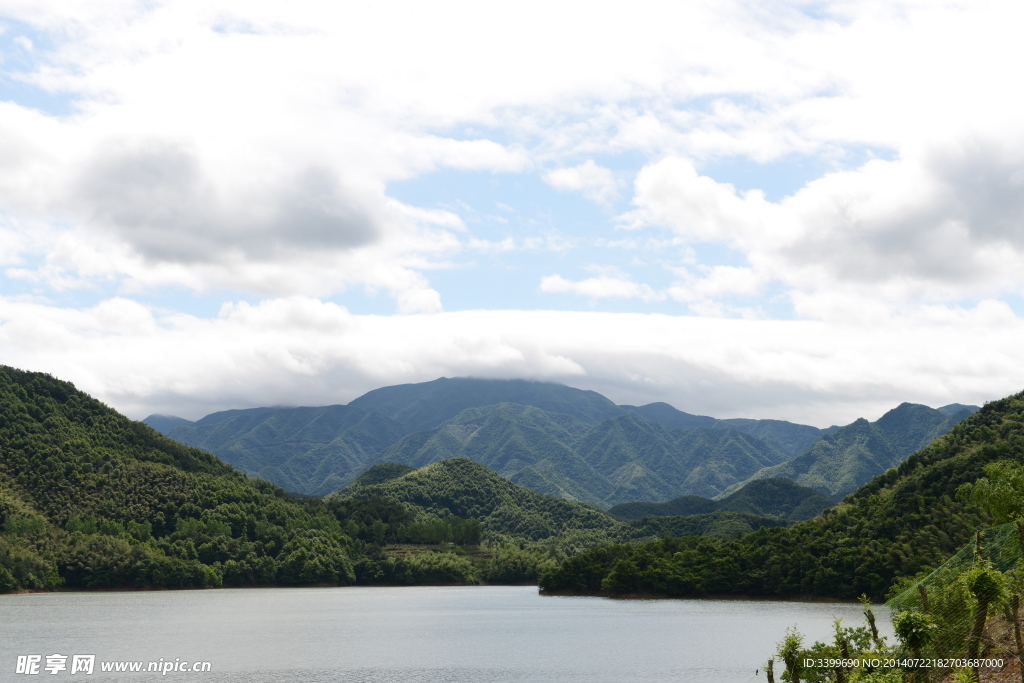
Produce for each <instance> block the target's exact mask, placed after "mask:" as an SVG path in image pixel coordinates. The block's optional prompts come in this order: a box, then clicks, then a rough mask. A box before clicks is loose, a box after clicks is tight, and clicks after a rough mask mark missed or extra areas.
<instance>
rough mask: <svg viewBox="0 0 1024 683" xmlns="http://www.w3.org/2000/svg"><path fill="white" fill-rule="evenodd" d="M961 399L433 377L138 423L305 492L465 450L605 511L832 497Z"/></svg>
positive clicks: (947, 417)
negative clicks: (797, 487) (707, 400)
mask: <svg viewBox="0 0 1024 683" xmlns="http://www.w3.org/2000/svg"><path fill="white" fill-rule="evenodd" d="M973 410H976V408H975V407H973V406H960V405H959V404H954V405H951V406H945V407H943V408H941V409H938V410H936V409H932V408H929V407H927V406H921V405H914V404H903V405H901V406H900V407H898V408H896V409H895V410H893V411H890V412H889V413H887V414H886V415H885V416H883V418H882V419H880V420H879V421H878V422H876V423H868V422H867V421H865V420H858V421H857V422H855V423H853V424H852V425H849V426H847V427H831V428H829V429H824V430H823V429H818V428H816V427H812V426H808V425H800V424H794V423H791V422H785V421H782V420H753V419H736V418H734V419H727V420H719V419H716V418H713V417H707V416H700V415H690V414H688V413H685V412H682V411H680V410H677V409H675V408H673V407H672V406H670V405H668V404H666V403H651V404H648V405H644V406H631V405H615V404H614V403H613V402H612V401H610V400H609V399H607V398H606V397H604V396H602V395H601V394H598V393H596V392H593V391H584V390H580V389H575V388H572V387H567V386H564V385H560V384H552V383H546V382H531V381H525V380H484V379H471V378H454V379H450V378H441V379H437V380H434V381H432V382H424V383H420V384H405V385H398V386H392V387H383V388H380V389H376V390H374V391H371V392H369V393H367V394H365V395H363V396H361V397H359V398H357V399H355V400H353V401H352V402H351V403H349V404H348V405H335V406H324V407H317V408H280V407H278V408H253V409H247V410H228V411H222V412H218V413H213V414H211V415H207V416H206V417H204V418H202V419H200V420H197V421H195V422H191V421H188V420H184V419H182V418H177V417H173V416H163V415H151V416H150V417H148V418H146V419H145V422H146V423H147V424H149V425H150V426H152V427H154V428H155V429H157V430H159V431H162V432H163V433H164V434H166V435H167V436H170V437H171V438H173V439H175V440H177V441H180V442H182V443H185V444H187V445H190V446H194V447H198V448H201V449H203V450H206V451H209V452H212V453H214V454H216V455H217V456H219V457H220V458H222V459H223V460H225V461H226V462H228V463H230V464H232V465H233V466H235V467H237V468H239V469H241V470H243V471H245V472H246V473H248V474H251V475H254V476H258V477H261V478H264V479H267V480H269V481H272V482H274V483H276V484H278V485H280V486H282V487H283V488H285V489H286V490H289V491H293V492H296V493H302V494H305V495H318V496H319V495H325V494H327V493H330V492H333V491H337V490H340V489H342V488H344V487H345V486H347V485H348V484H349V483H351V482H352V481H353V480H354V479H355V478H356V477H357V476H358V475H359V474H360V473H362V472H363V471H365V470H366V469H368V468H369V467H371V466H373V465H375V464H378V463H384V462H392V463H400V464H404V465H408V466H410V467H414V468H419V467H423V466H425V465H428V464H430V463H433V462H438V461H441V460H445V459H448V458H453V457H465V458H469V459H470V460H474V461H476V462H479V463H481V464H484V465H486V466H488V467H490V468H491V469H493V470H495V471H497V472H499V473H500V474H501V475H503V476H505V477H507V478H508V479H509V480H511V481H513V482H515V483H518V484H521V485H523V486H526V487H528V488H531V489H533V490H535V491H538V492H540V493H545V494H550V495H555V496H559V497H562V498H566V499H569V500H578V501H584V502H590V503H594V504H596V505H599V506H601V507H605V508H607V507H609V506H612V505H616V504H619V503H625V502H633V501H651V502H664V501H668V500H671V499H673V498H677V497H679V496H680V495H696V496H702V497H706V498H711V497H715V496H723V495H728V494H729V493H732V492H734V491H735V490H737V489H738V488H739V487H740V486H742V484H743V483H744V482H746V481H748V480H751V479H759V478H771V477H780V476H781V477H785V478H788V479H792V480H794V481H797V482H798V483H800V484H802V485H807V486H811V487H813V488H816V489H818V490H820V491H822V492H824V493H826V494H827V495H829V496H830V497H832V498H835V499H839V498H842V497H843V496H844V495H846V494H847V493H849V492H850V491H852V490H853V489H854V488H856V486H857V485H858V484H859V483H863V482H864V481H867V479H870V477H871V476H873V475H875V474H879V473H881V472H883V471H885V470H886V469H887V468H888V467H891V466H892V465H893V464H895V463H898V462H899V461H900V460H901V459H902V458H905V457H906V456H907V455H909V454H910V453H912V452H914V451H915V450H917V449H918V448H920V447H922V446H923V445H925V444H927V443H928V442H929V441H930V440H931V439H932V438H934V437H935V436H939V435H941V434H943V433H945V432H946V431H948V429H949V428H950V427H952V426H953V425H954V424H956V423H957V422H958V421H959V420H961V419H963V417H965V416H966V415H969V414H970V413H971V412H972V411H973Z"/></svg>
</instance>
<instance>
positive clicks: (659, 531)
mask: <svg viewBox="0 0 1024 683" xmlns="http://www.w3.org/2000/svg"><path fill="white" fill-rule="evenodd" d="M378 467H384V466H381V465H379V466H378ZM367 497H377V498H381V499H387V500H393V501H398V502H401V503H403V504H405V505H406V506H407V507H408V508H409V509H415V510H418V511H420V516H421V517H433V518H436V519H437V520H438V522H437V523H440V522H441V521H444V520H451V519H459V518H467V519H473V520H480V523H481V530H482V532H483V533H484V534H486V535H487V537H488V538H490V539H493V540H495V541H497V542H505V543H510V544H513V545H514V544H522V543H523V542H524V541H525V542H531V541H532V542H534V543H533V544H532V545H533V546H534V547H544V548H553V549H556V550H558V551H560V552H568V553H572V552H575V551H577V550H579V549H582V548H585V547H589V546H592V545H598V544H602V543H610V542H615V541H630V540H639V539H647V540H649V539H651V538H658V537H662V536H735V535H736V534H741V533H749V532H751V531H754V530H756V529H760V528H762V527H771V526H787V523H786V521H785V520H782V519H778V518H770V517H765V516H759V515H754V514H749V513H744V512H737V511H720V512H715V513H713V514H697V515H686V516H668V517H654V518H645V519H639V520H634V521H629V522H625V523H623V522H620V521H618V520H616V519H614V518H612V517H611V516H610V515H608V514H606V513H604V512H602V511H601V510H600V509H598V508H597V507H595V506H593V505H589V504H585V503H577V502H573V501H568V500H564V499H561V498H554V497H552V496H545V495H542V494H539V493H537V492H535V491H532V490H530V489H527V488H525V487H522V486H518V485H516V484H513V483H512V482H510V481H508V480H507V479H505V478H504V477H501V476H500V475H498V474H497V473H495V472H494V471H492V470H490V469H488V468H487V467H485V466H483V465H480V464H479V463H475V462H473V461H472V460H468V459H466V458H452V459H450V460H443V461H441V462H438V463H434V464H432V465H428V466H426V467H424V468H422V469H419V470H415V471H412V472H409V473H407V474H404V475H402V476H399V477H393V478H390V479H389V480H388V481H387V482H385V483H382V484H379V485H371V486H351V487H349V488H347V489H345V490H344V491H340V492H338V493H336V494H332V495H331V496H328V500H334V501H339V500H340V501H345V500H360V499H362V498H367ZM395 538H396V540H399V541H401V540H403V537H402V536H400V535H399V536H396V537H395Z"/></svg>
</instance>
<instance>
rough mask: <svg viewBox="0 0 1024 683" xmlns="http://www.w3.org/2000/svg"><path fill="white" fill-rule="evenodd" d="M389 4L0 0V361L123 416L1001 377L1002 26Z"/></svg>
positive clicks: (950, 9) (1007, 145) (777, 413)
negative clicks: (564, 387) (62, 381)
mask: <svg viewBox="0 0 1024 683" xmlns="http://www.w3.org/2000/svg"><path fill="white" fill-rule="evenodd" d="M391 9H392V10H394V11H390V10H389V11H384V10H383V9H382V8H378V7H372V6H367V7H349V6H345V7H333V8H332V7H324V6H323V5H322V3H316V2H296V3H290V4H289V6H288V7H287V8H282V7H278V6H274V5H269V4H268V5H263V4H260V3H251V4H247V5H245V6H239V5H237V4H236V3H220V2H206V3H198V2H196V3H191V2H178V3H161V2H132V1H131V0H111V1H110V2H109V3H96V4H90V6H88V7H84V6H83V7H70V6H63V5H58V4H56V3H54V4H47V3H44V4H43V5H38V4H23V3H20V2H6V3H5V2H0V158H2V159H3V162H2V163H0V362H2V363H7V364H11V365H15V366H18V367H25V368H29V369H34V370H42V371H47V372H51V373H53V374H55V375H58V376H60V377H64V378H67V379H70V380H72V381H74V382H76V383H77V384H78V385H79V386H81V387H82V388H84V389H86V390H87V391H90V392H91V393H93V394H94V395H96V396H97V397H99V398H101V399H103V400H105V401H107V402H109V403H111V404H112V405H114V406H115V407H117V408H119V409H121V410H124V411H125V412H127V413H128V414H130V415H131V416H133V417H143V416H145V415H146V414H149V413H151V412H165V413H177V414H181V415H184V416H187V417H198V416H200V415H202V414H205V413H206V412H210V411H211V410H216V409H223V408H232V407H246V406H253V405H271V404H286V405H295V404H304V405H313V404H324V403H336V402H347V401H348V400H351V399H352V398H354V397H355V396H358V395H359V394H361V393H363V392H364V391H367V390H370V389H373V388H375V387H378V386H383V385H386V384H395V383H400V382H413V381H426V380H430V379H433V378H435V377H437V376H441V375H447V376H459V375H479V376H489V377H491V376H492V377H526V378H533V379H542V380H548V381H558V382H564V383H568V384H571V385H574V386H581V387H584V388H592V389H596V390H598V391H602V392H604V393H606V394H607V395H609V396H610V397H611V398H613V399H614V400H617V401H620V402H629V403H638V402H639V403H642V402H648V401H654V400H664V401H668V402H670V403H673V404H674V405H676V406H677V407H679V408H681V409H683V410H687V411H689V412H694V413H703V414H713V415H716V416H721V417H732V416H750V417H778V418H783V419H790V420H794V421H798V422H806V423H812V424H821V425H827V424H832V423H847V422H850V421H852V420H853V419H855V418H856V417H860V416H865V417H869V418H872V419H874V418H877V417H878V416H879V415H880V414H881V413H882V412H884V411H885V410H886V409H888V408H891V407H893V406H895V405H896V404H898V403H900V402H902V401H916V402H922V403H927V404H929V405H942V404H945V403H951V402H965V403H966V402H973V403H979V402H983V401H985V400H991V399H995V398H998V397H1000V396H1003V395H1006V394H1008V393H1011V392H1014V391H1017V390H1019V389H1020V388H1021V385H1022V384H1024V364H1022V363H1021V361H1020V360H1019V359H1018V356H1019V354H1018V353H1017V352H1016V349H1017V348H1019V342H1020V339H1021V334H1022V332H1024V326H1022V325H1021V320H1020V313H1021V311H1022V305H1021V298H1020V295H1021V288H1022V284H1024V282H1022V280H1024V276H1022V275H1021V273H1024V193H1021V192H1020V185H1021V178H1022V177H1024V125H1022V124H1021V123H1020V122H1021V121H1022V120H1024V117H1021V116H1020V113H1021V112H1020V111H1019V109H1020V107H1021V105H1020V103H1019V102H1018V98H1017V96H1016V95H1015V89H1014V88H1012V87H1008V85H1009V84H1012V83H1015V82H1016V74H1015V73H1014V72H1013V65H1014V64H1016V63H1019V55H1017V48H1016V47H1015V46H1016V44H1017V41H1016V37H1015V36H1014V35H1013V32H1012V30H1011V27H1013V26H1015V25H1018V24H1019V20H1020V19H1021V17H1020V16H1018V15H1019V14H1020V10H1019V9H1017V8H1016V7H1015V6H1012V5H1008V4H1002V3H963V4H958V3H946V4H943V5H942V6H941V7H940V6H934V5H931V4H920V3H915V2H908V3H886V4H885V5H876V4H872V3H845V2H844V3H811V4H808V3H802V2H791V3H786V2H783V3H776V4H773V5H772V6H771V8H770V9H769V8H767V6H763V5H750V4H749V3H742V2H736V3H709V4H699V3H689V4H685V5H683V4H679V3H662V2H649V3H640V4H632V5H630V6H629V7H628V9H627V8H626V6H623V7H621V8H618V9H615V11H613V9H614V8H611V7H609V8H606V10H599V11H593V8H592V7H591V6H589V5H582V4H575V3H560V4H558V5H554V6H549V5H541V4H539V3H538V4H530V3H526V4H523V3H517V4H516V5H515V11H505V10H503V9H502V7H501V5H500V4H499V5H493V6H488V7H487V8H483V7H481V6H468V5H463V4H460V3H439V4H434V5H431V7H430V8H429V10H428V9H427V8H426V7H424V6H422V5H420V4H417V3H408V4H407V5H406V6H404V7H401V8H398V9H395V8H391ZM584 9H586V10H587V11H582V10H584ZM399 10H400V11H399ZM539 16H543V17H544V21H537V17H539ZM499 18H500V20H499ZM950 35H955V36H956V37H957V44H958V45H959V46H961V48H962V49H959V50H956V51H951V50H949V48H948V45H949V36H950Z"/></svg>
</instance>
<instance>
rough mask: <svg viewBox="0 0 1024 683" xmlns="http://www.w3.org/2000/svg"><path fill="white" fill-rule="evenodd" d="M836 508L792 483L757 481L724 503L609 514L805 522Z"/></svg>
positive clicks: (692, 499) (681, 501)
mask: <svg viewBox="0 0 1024 683" xmlns="http://www.w3.org/2000/svg"><path fill="white" fill-rule="evenodd" d="M834 504H835V502H834V501H833V500H831V499H830V498H829V497H828V496H826V495H824V494H823V493H821V492H820V491H816V490H815V489H811V488H807V487H805V486H800V485H799V484H795V483H794V482H792V481H790V480H789V479H783V478H774V479H758V480H755V481H751V482H749V483H747V484H745V485H744V486H743V487H742V488H740V489H739V490H738V491H736V492H735V493H733V494H731V495H729V496H727V497H725V498H723V499H722V500H712V499H710V498H702V497H700V496H680V497H679V498H674V499H672V500H670V501H667V502H664V503H623V504H620V505H616V506H614V507H612V508H611V509H610V510H609V511H608V513H609V514H610V515H612V516H614V517H618V518H619V519H640V518H641V517H664V516H674V515H700V514H707V513H712V512H741V513H747V514H752V515H757V516H759V517H778V518H780V519H788V520H793V521H803V520H805V519H810V518H812V517H815V516H816V515H818V514H820V513H821V511H822V510H825V509H827V508H830V507H832V506H833V505H834Z"/></svg>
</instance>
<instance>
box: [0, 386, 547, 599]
mask: <svg viewBox="0 0 1024 683" xmlns="http://www.w3.org/2000/svg"><path fill="white" fill-rule="evenodd" d="M473 524H476V527H475V533H476V536H475V537H474V536H473V533H474V527H473ZM417 525H420V526H425V527H427V529H428V531H429V539H428V540H429V542H434V543H436V542H438V541H439V540H441V541H443V540H456V541H460V542H469V541H470V540H472V539H473V538H479V524H478V523H475V522H473V521H472V520H454V519H453V520H451V521H437V520H432V519H422V520H421V519H419V518H417V517H416V515H415V512H414V511H412V510H410V509H408V508H406V507H405V506H403V505H402V504H400V503H397V502H395V501H386V500H382V499H379V498H377V499H366V500H348V501H336V502H332V503H326V502H324V501H322V500H317V499H307V500H296V499H292V498H290V497H289V496H288V495H287V494H286V493H285V492H284V491H283V490H282V489H280V488H278V487H276V486H274V485H273V484H271V483H269V482H266V481H261V480H253V479H249V478H248V477H247V476H245V475H244V474H242V473H241V472H239V471H237V470H234V469H232V468H231V467H230V466H229V465H227V464H225V463H223V462H221V461H220V460H218V459H217V458H216V457H214V456H212V455H210V454H209V453H205V452H203V451H200V450H198V449H195V448H190V447H187V446H184V445H182V444H180V443H178V442H177V441H173V440H171V439H168V438H166V437H164V436H162V435H160V434H158V433H157V432H155V431H154V430H153V429H151V428H150V427H148V426H146V425H144V424H142V423H140V422H134V421H132V420H129V419H128V418H126V417H124V416H123V415H120V414H118V413H117V412H115V411H113V410H111V409H110V408H108V407H107V406H105V405H104V404H102V403H100V402H99V401H96V400H94V399H92V398H90V397H89V396H87V395H85V394H83V393H82V392H80V391H78V390H76V389H75V387H74V386H73V385H72V384H70V383H68V382H62V381H60V380H57V379H54V378H53V377H50V376H49V375H44V374H40V373H30V372H23V371H20V370H15V369H13V368H8V367H3V366H0V592H5V591H10V590H20V589H47V588H53V587H56V586H59V585H66V586H71V587H78V588H92V587H131V586H167V587H174V586H215V585H220V584H221V583H226V584H234V585H247V584H248V585H252V584H310V583H330V584H347V583H353V582H372V581H386V582H390V583H395V582H397V583H416V582H423V581H466V580H475V578H474V577H475V576H476V573H475V572H477V571H478V569H479V568H474V565H473V564H472V563H470V562H469V561H468V560H466V559H465V558H462V559H459V558H453V557H450V556H447V555H446V556H441V555H435V554H430V553H428V554H427V555H422V556H416V557H410V558H407V559H403V558H388V557H385V555H384V554H383V552H382V550H381V548H380V545H381V544H382V543H385V542H386V541H387V540H388V539H389V538H394V537H396V536H398V535H399V533H400V531H401V530H403V529H405V530H408V529H414V530H420V529H419V527H417ZM412 540H413V542H415V540H416V539H412ZM473 542H475V540H473ZM495 561H497V559H496V560H495ZM488 562H490V561H488ZM535 564H536V563H535ZM492 565H493V566H492ZM499 565H500V563H498V564H494V563H491V564H487V565H486V567H484V568H483V569H479V571H484V570H486V571H485V574H486V572H489V571H490V570H491V568H493V567H498V566H499ZM499 568H500V567H499ZM495 575H496V576H499V578H500V576H515V573H514V572H513V573H511V574H509V572H508V571H505V570H504V569H503V570H501V571H497V573H496V574H495Z"/></svg>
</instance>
